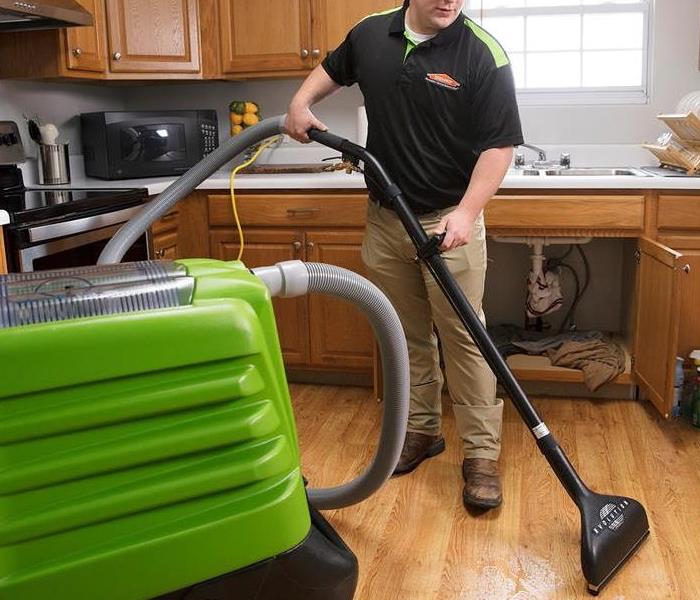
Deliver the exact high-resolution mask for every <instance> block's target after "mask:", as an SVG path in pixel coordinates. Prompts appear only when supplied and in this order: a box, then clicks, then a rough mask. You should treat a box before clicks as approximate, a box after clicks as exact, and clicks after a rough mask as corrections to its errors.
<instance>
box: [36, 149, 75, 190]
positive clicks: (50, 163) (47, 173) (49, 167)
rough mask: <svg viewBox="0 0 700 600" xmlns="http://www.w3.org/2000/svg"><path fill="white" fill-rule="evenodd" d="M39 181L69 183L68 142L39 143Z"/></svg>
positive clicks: (57, 183)
mask: <svg viewBox="0 0 700 600" xmlns="http://www.w3.org/2000/svg"><path fill="white" fill-rule="evenodd" d="M39 183H40V184H42V185H59V184H63V183H70V163H69V161H68V144H39Z"/></svg>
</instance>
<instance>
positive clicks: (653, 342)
mask: <svg viewBox="0 0 700 600" xmlns="http://www.w3.org/2000/svg"><path fill="white" fill-rule="evenodd" d="M638 252H639V254H638V256H639V270H638V272H637V323H636V328H635V342H634V375H635V379H636V380H637V382H639V384H640V386H641V387H642V389H643V390H644V391H645V392H646V393H647V395H648V397H649V399H650V400H651V402H652V403H653V404H654V406H655V407H656V408H657V409H658V411H659V412H660V413H661V414H662V415H663V416H664V417H668V416H669V414H670V412H671V407H672V406H673V377H674V372H675V367H676V355H677V353H678V333H679V322H680V306H681V294H682V289H683V284H684V281H683V279H682V276H683V274H684V271H683V255H682V254H680V253H679V252H675V251H674V250H672V249H670V248H668V247H666V246H663V245H661V244H658V243H656V242H654V241H652V240H650V239H648V238H640V240H639V249H638Z"/></svg>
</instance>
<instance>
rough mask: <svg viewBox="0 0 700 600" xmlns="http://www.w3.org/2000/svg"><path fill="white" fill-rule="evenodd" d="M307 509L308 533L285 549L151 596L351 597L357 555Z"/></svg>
mask: <svg viewBox="0 0 700 600" xmlns="http://www.w3.org/2000/svg"><path fill="white" fill-rule="evenodd" d="M309 511H310V512H311V530H310V532H309V535H308V536H307V538H306V539H305V540H304V541H303V542H302V543H301V544H299V545H298V546H296V547H295V548H292V549H291V550H289V551H288V552H285V553H283V554H279V555H278V556H275V557H273V558H270V559H268V560H264V561H262V562H259V563H257V564H255V565H251V566H250V567H246V568H244V569H240V570H238V571H232V572H231V573H227V574H225V575H221V576H220V577H216V578H215V579H210V580H208V581H203V582H201V583H197V584H195V585H193V586H190V587H187V588H182V589H180V590H177V591H175V592H170V593H168V594H165V595H162V596H158V597H157V598H154V599H153V600H280V599H282V598H284V600H351V599H352V598H353V596H354V595H355V587H356V586H357V573H358V568H357V558H356V557H355V555H354V554H353V552H352V550H350V548H348V546H347V545H346V544H345V542H344V541H343V540H342V538H341V537H340V536H339V535H338V534H337V533H336V531H335V530H334V529H333V527H332V526H331V525H330V523H329V522H328V521H326V520H325V519H324V518H323V516H322V515H321V513H319V512H317V511H316V510H314V509H313V508H311V507H309Z"/></svg>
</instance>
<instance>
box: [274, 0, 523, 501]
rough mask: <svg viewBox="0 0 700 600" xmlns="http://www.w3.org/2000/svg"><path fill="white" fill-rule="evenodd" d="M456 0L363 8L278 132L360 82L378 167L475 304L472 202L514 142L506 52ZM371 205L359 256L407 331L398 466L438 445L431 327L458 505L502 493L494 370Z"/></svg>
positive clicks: (301, 126) (388, 215)
mask: <svg viewBox="0 0 700 600" xmlns="http://www.w3.org/2000/svg"><path fill="white" fill-rule="evenodd" d="M462 4H463V3H462V1H461V0H410V1H409V0H407V1H406V2H404V6H403V7H402V8H400V9H399V8H397V9H394V10H390V11H386V12H384V13H378V14H376V15H370V16H369V17H367V18H365V19H364V20H363V21H361V22H360V23H358V24H357V25H356V26H355V27H354V28H353V29H352V30H351V31H350V33H349V34H348V35H347V37H346V39H345V41H344V42H343V43H342V44H341V45H340V46H339V47H338V48H337V49H336V50H335V51H334V52H332V53H331V54H329V56H328V57H327V58H326V59H325V60H324V61H323V64H322V65H319V66H318V67H317V68H316V69H315V70H314V71H313V72H312V73H311V74H310V75H309V76H308V77H307V79H306V80H305V81H304V83H303V84H302V86H301V88H300V89H299V91H298V92H297V94H296V95H295V96H294V98H293V100H292V102H291V104H290V106H289V110H288V114H287V121H286V124H285V127H286V131H287V133H289V135H291V136H292V137H293V138H295V139H297V140H299V141H302V142H308V141H309V138H308V136H307V133H306V132H307V131H308V130H309V129H310V128H312V127H315V128H318V129H322V130H326V129H327V128H326V126H325V125H324V124H323V123H321V122H320V121H319V120H318V119H316V117H315V116H314V115H313V113H312V112H311V106H312V105H313V104H315V103H316V102H318V101H319V100H321V99H323V98H325V97H326V96H328V95H329V94H331V93H332V92H334V91H335V90H337V89H338V88H340V87H341V86H344V85H345V86H349V85H352V84H353V83H358V84H359V86H360V89H361V91H362V93H363V95H364V99H365V108H366V110H367V119H368V139H367V149H368V150H369V152H370V153H372V154H373V155H374V156H375V157H376V158H377V159H378V160H379V162H380V163H381V164H382V165H383V166H384V167H385V168H386V170H387V172H388V173H389V174H390V175H391V176H392V178H393V179H394V181H395V183H396V184H397V185H398V186H399V188H400V189H401V190H402V191H403V193H404V196H405V198H406V200H407V201H408V203H409V205H410V206H411V207H412V208H413V210H414V212H415V213H416V214H417V215H418V216H419V219H420V221H421V223H422V225H423V227H424V228H425V229H426V230H427V231H428V232H430V231H432V232H434V233H442V232H444V233H445V238H444V241H443V243H442V247H441V248H442V250H443V257H444V259H445V261H446V263H447V265H448V267H449V269H450V271H451V272H452V273H453V275H454V276H455V277H456V279H457V281H458V282H459V284H460V286H461V287H462V289H463V290H464V292H465V294H466V295H467V298H468V299H469V301H470V303H471V305H472V306H473V307H474V310H475V311H476V312H477V314H479V316H480V318H481V319H482V320H484V316H483V311H482V309H481V300H482V296H483V291H484V280H485V274H486V236H485V230H484V219H483V208H484V206H485V205H486V203H487V202H488V200H489V199H490V198H491V196H493V194H494V193H495V192H496V190H497V189H498V187H499V185H500V184H501V181H502V180H503V177H504V175H505V173H506V171H507V169H508V166H509V164H510V161H511V158H512V153H513V146H517V145H518V144H521V143H522V142H523V139H522V133H521V129H520V120H519V117H518V109H517V105H516V101H515V91H514V85H513V77H512V73H511V69H510V65H509V62H508V58H507V56H506V54H505V52H504V51H503V49H502V48H501V46H500V45H499V44H498V42H496V40H495V39H494V38H493V37H491V36H490V35H489V34H488V33H487V32H486V31H484V30H483V29H481V28H480V27H479V26H478V25H476V23H474V22H473V21H471V20H469V19H467V18H466V17H465V16H464V15H463V14H462V13H461V6H462ZM367 186H368V189H369V195H370V202H369V204H368V214H367V229H366V232H365V239H364V242H363V246H362V257H363V260H364V262H365V264H366V266H367V270H368V274H369V277H370V278H371V279H372V280H373V281H374V282H375V283H376V284H377V285H378V286H379V287H380V288H381V289H382V291H384V293H385V294H386V295H387V297H388V298H389V300H390V301H391V302H392V304H393V305H394V306H395V308H396V310H397V312H398V313H399V316H400V318H401V322H402V324H403V327H404V330H405V332H406V338H407V340H408V347H409V357H410V363H411V406H410V414H409V422H408V433H407V435H406V439H405V442H404V446H403V451H402V453H401V457H400V459H399V464H398V465H397V467H396V471H395V474H397V475H398V474H403V473H408V472H410V471H412V470H413V469H415V468H416V467H417V466H418V465H419V464H420V463H421V462H422V461H424V460H425V459H427V458H430V457H432V456H435V455H437V454H439V453H441V452H442V451H443V450H444V449H445V440H444V438H443V436H442V433H441V400H440V398H441V390H442V385H443V379H442V371H441V369H440V360H439V351H438V344H437V337H436V335H435V333H434V326H435V328H437V332H438V334H439V339H440V344H441V348H442V354H443V357H444V362H445V367H446V374H447V382H448V386H449V391H450V395H451V397H452V400H453V409H454V413H455V418H456V422H457V429H458V431H459V435H460V437H461V439H462V444H463V449H464V460H463V463H462V473H463V475H464V479H465V486H464V489H463V492H462V498H463V502H464V504H465V506H466V505H472V506H477V507H480V508H492V507H495V506H498V505H499V504H500V503H501V499H502V495H501V484H500V478H499V473H498V463H497V461H498V457H499V454H500V435H501V422H502V411H503V401H502V400H501V399H499V398H496V380H495V377H494V376H493V374H492V373H491V371H490V369H489V367H488V365H487V364H486V362H485V361H484V359H483V357H482V356H481V354H480V352H479V351H478V349H477V348H476V346H475V345H474V343H473V342H472V340H471V338H470V336H469V334H468V333H467V332H466V330H465V329H464V327H463V325H462V324H461V322H460V321H459V318H458V317H457V315H456V314H455V313H454V311H453V309H452V307H451V306H450V305H449V304H448V302H447V300H446V299H445V297H444V296H443V294H442V292H441V291H440V289H439V288H438V287H437V285H436V283H435V282H434V281H433V280H432V277H431V275H430V274H429V273H428V272H427V270H426V269H425V267H423V266H422V265H420V264H419V263H417V262H416V261H415V260H414V259H415V250H414V248H413V246H412V243H411V242H410V240H409V238H408V236H407V234H406V233H405V231H404V229H403V227H402V225H401V223H400V221H399V220H398V217H397V215H396V214H395V213H394V212H393V211H392V210H391V207H390V206H386V199H385V198H384V197H383V193H382V190H381V189H379V188H378V187H377V186H376V185H375V184H374V183H373V182H372V180H370V179H367Z"/></svg>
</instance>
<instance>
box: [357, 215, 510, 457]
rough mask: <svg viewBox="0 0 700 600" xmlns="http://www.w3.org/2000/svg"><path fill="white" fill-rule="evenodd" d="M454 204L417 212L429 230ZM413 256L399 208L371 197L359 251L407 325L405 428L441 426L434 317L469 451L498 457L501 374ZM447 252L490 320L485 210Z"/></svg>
mask: <svg viewBox="0 0 700 600" xmlns="http://www.w3.org/2000/svg"><path fill="white" fill-rule="evenodd" d="M450 210H452V209H451V208H450V209H444V210H440V211H435V212H432V213H429V214H427V215H423V216H420V217H419V219H420V222H421V224H422V225H423V228H424V229H425V230H426V231H427V232H428V234H430V233H431V231H432V230H433V229H434V228H435V226H436V225H437V224H438V223H439V222H440V220H441V218H442V217H443V216H444V215H445V214H447V213H448V212H449V211H450ZM415 256H416V251H415V247H414V246H413V243H412V242H411V240H410V238H409V237H408V234H407V233H406V231H405V229H404V227H403V225H402V223H401V221H400V220H399V218H398V217H397V216H396V214H395V213H394V212H393V211H391V210H388V209H386V208H382V207H380V206H379V205H377V204H375V203H374V202H372V201H369V203H368V209H367V229H366V231H365V238H364V242H363V244H362V259H363V261H364V263H365V265H366V266H367V273H368V277H369V279H371V280H372V281H373V282H374V283H375V284H376V285H377V286H378V287H379V288H380V289H381V290H382V291H383V292H384V293H385V294H386V296H387V297H388V298H389V300H390V301H391V303H392V304H393V305H394V307H395V308H396V311H397V312H398V314H399V317H400V319H401V323H402V324H403V328H404V331H405V333H406V339H407V341H408V352H409V359H410V370H411V407H410V413H409V418H408V431H413V432H419V433H426V434H432V435H434V434H437V433H439V432H440V431H441V417H442V405H441V400H440V397H441V392H442V386H443V378H442V372H441V370H440V360H439V352H438V339H437V336H436V335H435V331H434V327H433V324H434V326H435V328H436V329H437V332H438V334H439V337H440V345H441V347H442V355H443V358H444V362H445V371H446V375H447V384H448V388H449V391H450V396H451V397H452V403H453V404H452V406H453V410H454V414H455V419H456V422H457V431H458V432H459V436H460V438H461V439H462V442H463V447H464V456H465V458H489V459H493V460H496V459H498V456H499V453H500V449H501V422H502V415H503V401H502V400H501V399H500V398H496V379H495V377H494V375H493V373H492V372H491V369H490V368H489V366H488V365H487V364H486V361H485V360H484V359H483V357H482V356H481V353H480V352H479V350H478V348H477V347H476V345H475V344H474V343H473V341H472V339H471V336H470V335H469V333H468V332H467V331H466V329H465V328H464V326H463V325H462V323H461V321H460V320H459V318H458V317H457V315H456V314H455V312H454V310H453V308H452V306H451V305H450V304H449V302H448V301H447V299H446V298H445V296H444V295H443V293H442V291H441V290H440V288H439V287H438V286H437V284H436V283H435V281H434V280H433V277H432V275H431V274H430V273H429V271H428V270H427V268H426V267H425V265H423V264H422V263H420V264H419V263H416V262H415ZM442 256H443V258H444V259H445V261H446V263H447V266H448V268H449V270H450V272H451V273H452V274H453V275H454V277H455V278H456V280H457V282H458V283H459V285H460V287H461V288H462V290H463V291H464V293H465V294H466V296H467V298H468V299H469V302H470V303H471V305H472V307H473V308H474V310H475V311H476V313H477V314H478V315H479V318H480V319H481V320H482V322H485V320H484V313H483V310H482V307H481V300H482V297H483V293H484V280H485V278H486V231H485V228H484V219H483V215H482V216H481V217H479V219H477V222H476V223H475V225H474V232H473V235H472V239H471V242H470V243H469V244H467V245H466V246H462V247H460V248H456V249H454V250H450V251H449V252H445V253H443V255H442Z"/></svg>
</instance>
